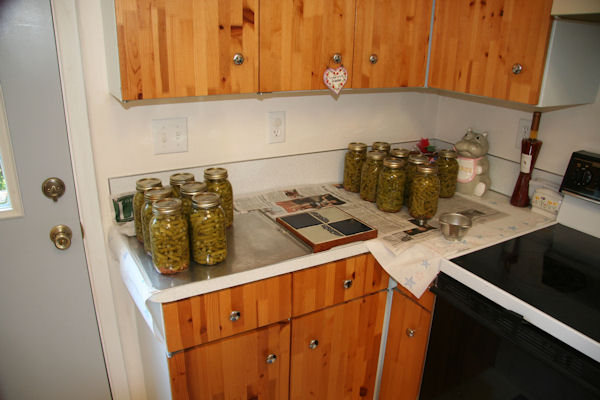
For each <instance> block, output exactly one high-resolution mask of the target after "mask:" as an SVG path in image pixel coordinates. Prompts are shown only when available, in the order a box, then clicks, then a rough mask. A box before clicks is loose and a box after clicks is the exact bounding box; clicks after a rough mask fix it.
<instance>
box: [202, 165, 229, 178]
mask: <svg viewBox="0 0 600 400" xmlns="http://www.w3.org/2000/svg"><path fill="white" fill-rule="evenodd" d="M225 178H227V170H226V169H225V168H208V169H205V170H204V179H208V180H209V181H214V180H217V179H225Z"/></svg>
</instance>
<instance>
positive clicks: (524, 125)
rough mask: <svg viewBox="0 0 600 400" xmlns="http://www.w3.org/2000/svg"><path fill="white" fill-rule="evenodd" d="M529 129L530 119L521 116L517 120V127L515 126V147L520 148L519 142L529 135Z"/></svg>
mask: <svg viewBox="0 0 600 400" xmlns="http://www.w3.org/2000/svg"><path fill="white" fill-rule="evenodd" d="M530 131H531V120H530V119H526V118H521V119H520V120H519V127H518V128H517V136H516V139H515V148H516V149H519V150H521V142H522V141H523V139H527V138H528V137H529V132H530Z"/></svg>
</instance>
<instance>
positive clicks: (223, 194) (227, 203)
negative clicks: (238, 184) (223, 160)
mask: <svg viewBox="0 0 600 400" xmlns="http://www.w3.org/2000/svg"><path fill="white" fill-rule="evenodd" d="M204 181H205V182H206V190H207V191H208V192H213V193H216V194H218V195H219V197H220V198H221V206H222V207H223V210H224V211H225V220H226V224H225V226H226V227H227V228H229V227H230V226H231V225H232V224H233V189H232V187H231V183H229V181H228V180H227V170H226V169H225V168H208V169H206V170H204Z"/></svg>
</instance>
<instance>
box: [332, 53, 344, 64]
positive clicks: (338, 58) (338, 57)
mask: <svg viewBox="0 0 600 400" xmlns="http://www.w3.org/2000/svg"><path fill="white" fill-rule="evenodd" d="M333 62H334V63H336V64H340V63H341V62H342V55H341V54H338V53H335V54H334V55H333Z"/></svg>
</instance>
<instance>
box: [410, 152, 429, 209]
mask: <svg viewBox="0 0 600 400" xmlns="http://www.w3.org/2000/svg"><path fill="white" fill-rule="evenodd" d="M428 163H429V159H428V158H427V157H425V156H423V155H421V154H410V155H409V156H408V164H406V182H405V184H404V203H405V204H406V205H407V206H408V201H409V199H410V191H411V189H412V181H413V178H414V177H415V175H416V174H417V166H419V165H426V164H428Z"/></svg>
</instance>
